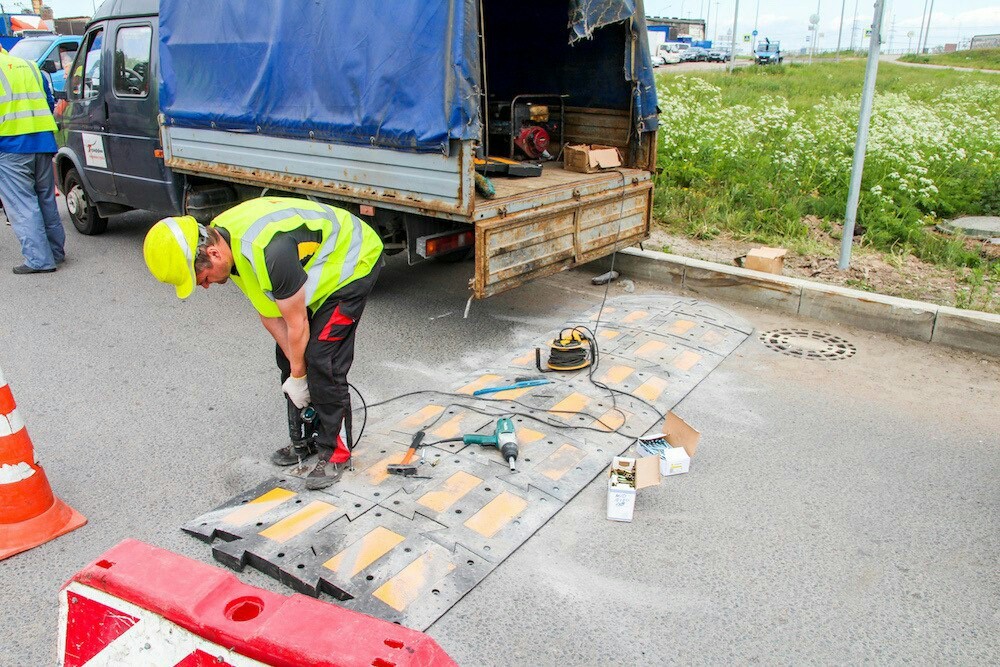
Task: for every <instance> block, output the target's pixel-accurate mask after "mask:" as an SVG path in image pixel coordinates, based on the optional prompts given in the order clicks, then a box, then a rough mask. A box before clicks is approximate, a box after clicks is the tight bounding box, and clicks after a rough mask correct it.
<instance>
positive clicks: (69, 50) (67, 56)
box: [10, 35, 81, 93]
mask: <svg viewBox="0 0 1000 667" xmlns="http://www.w3.org/2000/svg"><path fill="white" fill-rule="evenodd" d="M80 39H81V38H80V37H78V36H75V35H43V36H39V37H25V38H24V39H22V40H21V41H19V42H18V43H17V44H15V45H14V46H12V47H11V49H10V54H11V55H12V56H17V57H18V58H23V59H25V60H29V61H31V62H33V63H35V64H37V65H38V68H39V69H41V70H44V71H46V72H48V73H49V74H50V75H51V76H52V92H53V93H63V92H64V91H65V90H66V69H67V68H68V67H69V65H70V63H72V62H73V59H74V58H76V51H77V49H79V48H80Z"/></svg>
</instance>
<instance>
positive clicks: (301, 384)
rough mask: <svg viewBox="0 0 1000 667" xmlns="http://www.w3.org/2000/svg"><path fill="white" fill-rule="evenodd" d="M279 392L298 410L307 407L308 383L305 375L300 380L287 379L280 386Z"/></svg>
mask: <svg viewBox="0 0 1000 667" xmlns="http://www.w3.org/2000/svg"><path fill="white" fill-rule="evenodd" d="M281 390H282V391H283V392H285V394H286V395H287V396H288V398H289V400H291V401H292V403H294V404H295V407H297V408H299V409H300V410H301V409H302V408H304V407H306V406H307V405H309V383H308V382H306V376H305V375H303V376H302V377H300V378H297V377H289V378H288V379H287V380H285V382H284V383H283V384H282V385H281Z"/></svg>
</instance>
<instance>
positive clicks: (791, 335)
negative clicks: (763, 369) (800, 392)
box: [760, 329, 858, 361]
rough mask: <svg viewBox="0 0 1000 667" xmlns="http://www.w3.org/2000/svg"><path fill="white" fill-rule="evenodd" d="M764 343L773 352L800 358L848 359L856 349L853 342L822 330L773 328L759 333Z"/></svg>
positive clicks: (822, 359) (821, 359)
mask: <svg viewBox="0 0 1000 667" xmlns="http://www.w3.org/2000/svg"><path fill="white" fill-rule="evenodd" d="M760 340H761V342H762V343H764V345H766V346H767V347H769V348H771V349H772V350H774V351H775V352H780V353H782V354H787V355H788V356H791V357H799V358H801V359H818V360H820V361H838V360H840V359H850V358H851V357H853V356H854V354H855V353H856V352H857V351H858V348H856V347H855V346H854V344H853V343H849V342H848V341H846V340H844V339H843V338H840V337H838V336H834V335H833V334H829V333H825V332H823V331H810V330H808V329H775V330H773V331H765V332H763V333H762V334H760Z"/></svg>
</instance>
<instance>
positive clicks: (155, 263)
mask: <svg viewBox="0 0 1000 667" xmlns="http://www.w3.org/2000/svg"><path fill="white" fill-rule="evenodd" d="M198 237H199V233H198V221H197V220H195V219H194V218H192V217H191V216H190V215H181V216H177V217H173V218H164V219H163V220H160V221H159V222H158V223H156V224H155V225H153V226H152V228H151V229H150V230H149V232H148V233H147V234H146V240H145V241H144V242H143V244H142V255H143V257H144V258H145V259H146V266H147V267H149V272H150V273H152V274H153V277H154V278H156V279H157V280H159V281H160V282H161V283H167V284H168V285H173V286H174V287H175V288H176V289H177V298H178V299H186V298H188V297H189V296H191V292H193V291H194V286H195V276H194V257H195V253H196V252H197V250H198Z"/></svg>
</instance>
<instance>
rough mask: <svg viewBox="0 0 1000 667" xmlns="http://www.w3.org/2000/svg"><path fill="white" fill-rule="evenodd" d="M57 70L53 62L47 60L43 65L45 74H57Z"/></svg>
mask: <svg viewBox="0 0 1000 667" xmlns="http://www.w3.org/2000/svg"><path fill="white" fill-rule="evenodd" d="M56 69H57V68H56V64H55V63H54V62H52V61H51V60H46V61H45V62H43V63H42V67H41V70H42V71H43V72H48V73H49V74H55V73H56Z"/></svg>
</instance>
